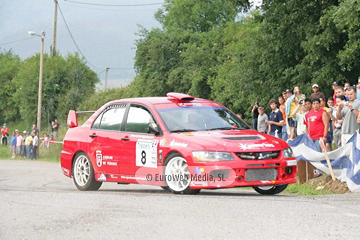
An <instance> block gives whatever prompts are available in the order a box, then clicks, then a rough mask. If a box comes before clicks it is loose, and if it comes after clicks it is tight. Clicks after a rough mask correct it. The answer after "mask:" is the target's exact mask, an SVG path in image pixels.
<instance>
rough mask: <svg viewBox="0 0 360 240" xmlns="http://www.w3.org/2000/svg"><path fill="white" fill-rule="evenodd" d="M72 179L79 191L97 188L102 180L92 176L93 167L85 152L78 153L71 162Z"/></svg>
mask: <svg viewBox="0 0 360 240" xmlns="http://www.w3.org/2000/svg"><path fill="white" fill-rule="evenodd" d="M73 180H74V183H75V186H76V187H77V189H79V190H81V191H95V190H98V189H99V188H100V187H101V185H102V182H98V181H96V180H95V177H94V169H93V167H92V164H91V161H90V159H89V157H88V156H87V155H86V154H85V153H78V154H76V156H75V160H74V164H73Z"/></svg>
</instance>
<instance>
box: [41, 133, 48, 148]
mask: <svg viewBox="0 0 360 240" xmlns="http://www.w3.org/2000/svg"><path fill="white" fill-rule="evenodd" d="M40 140H42V141H41V144H40V147H43V148H48V147H49V135H47V133H43V136H42V138H40Z"/></svg>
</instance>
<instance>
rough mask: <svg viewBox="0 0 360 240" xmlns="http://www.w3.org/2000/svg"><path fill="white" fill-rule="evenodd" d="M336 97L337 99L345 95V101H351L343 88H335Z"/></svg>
mask: <svg viewBox="0 0 360 240" xmlns="http://www.w3.org/2000/svg"><path fill="white" fill-rule="evenodd" d="M335 95H336V97H338V96H340V95H343V96H344V97H345V100H346V101H348V100H349V99H348V98H347V97H346V93H345V91H344V88H343V87H342V86H336V87H335ZM336 105H337V104H335V106H336Z"/></svg>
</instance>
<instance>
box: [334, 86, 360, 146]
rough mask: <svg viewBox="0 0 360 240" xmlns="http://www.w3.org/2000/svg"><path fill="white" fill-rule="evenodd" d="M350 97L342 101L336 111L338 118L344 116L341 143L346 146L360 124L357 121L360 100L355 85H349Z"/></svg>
mask: <svg viewBox="0 0 360 240" xmlns="http://www.w3.org/2000/svg"><path fill="white" fill-rule="evenodd" d="M346 92H347V95H348V97H349V101H348V102H340V103H341V104H338V105H337V106H338V109H337V111H336V118H337V119H340V118H341V117H344V122H343V124H342V127H341V145H342V146H345V143H346V142H347V141H348V140H349V139H350V138H351V136H352V135H353V134H354V133H355V131H356V130H357V129H359V126H360V125H359V124H358V123H357V117H358V114H359V110H360V100H358V99H357V98H356V90H355V87H349V89H348V90H347V91H346Z"/></svg>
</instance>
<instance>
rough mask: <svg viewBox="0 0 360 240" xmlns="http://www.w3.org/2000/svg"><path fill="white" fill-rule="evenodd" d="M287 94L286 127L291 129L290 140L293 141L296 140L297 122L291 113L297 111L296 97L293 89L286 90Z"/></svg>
mask: <svg viewBox="0 0 360 240" xmlns="http://www.w3.org/2000/svg"><path fill="white" fill-rule="evenodd" d="M286 94H287V97H288V98H287V100H286V102H285V109H286V123H287V124H286V125H287V126H286V127H287V128H289V131H287V132H288V134H289V136H288V139H290V140H292V139H294V138H295V122H294V119H293V118H292V115H291V113H292V112H293V111H294V109H295V102H294V99H295V95H294V94H292V90H291V89H287V90H286Z"/></svg>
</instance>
